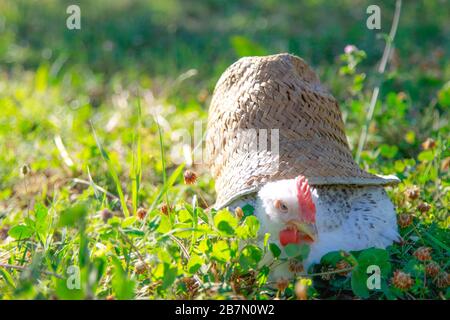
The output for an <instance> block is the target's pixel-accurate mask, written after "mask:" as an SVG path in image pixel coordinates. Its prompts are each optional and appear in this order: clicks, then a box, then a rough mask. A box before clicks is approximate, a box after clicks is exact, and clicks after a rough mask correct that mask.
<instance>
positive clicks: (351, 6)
mask: <svg viewBox="0 0 450 320" xmlns="http://www.w3.org/2000/svg"><path fill="white" fill-rule="evenodd" d="M79 3H80V6H81V8H82V31H80V32H78V33H77V32H72V31H69V30H67V29H66V28H65V27H64V26H65V18H66V15H65V8H66V5H65V4H64V2H62V3H59V2H56V1H40V2H39V4H37V3H34V2H29V1H3V2H2V3H1V4H0V32H2V37H0V109H1V111H0V150H1V152H0V299H18V298H21V299H53V298H58V299H85V298H96V299H107V298H114V299H135V298H164V299H178V298H203V299H206V298H213V299H218V298H226V299H231V298H236V297H241V298H242V297H243V298H247V299H273V298H276V297H278V298H281V299H295V297H296V295H295V285H296V283H297V280H298V282H299V283H301V284H302V285H304V286H306V294H307V296H308V298H310V299H353V298H355V297H360V298H370V299H448V298H449V297H450V292H449V289H448V280H447V283H445V281H444V276H445V274H447V273H448V272H449V264H450V263H449V261H450V259H449V255H450V251H449V247H450V236H449V232H448V228H449V227H450V217H449V214H448V208H449V207H450V204H449V188H450V184H449V174H448V162H449V157H450V151H449V146H450V142H449V139H448V137H449V126H448V119H449V112H448V111H449V107H450V82H449V81H448V79H449V75H450V64H449V62H448V61H450V60H449V47H448V46H449V43H448V41H446V38H445V31H446V23H447V20H446V16H445V12H444V10H442V8H441V6H442V4H441V3H440V2H439V1H426V2H423V3H421V2H414V3H410V2H406V1H404V3H403V7H402V13H401V18H400V24H399V29H398V33H397V36H396V38H395V41H394V54H393V57H392V60H391V61H390V63H389V64H388V68H387V70H386V73H385V74H384V75H383V76H381V77H380V76H378V75H377V73H376V72H375V70H376V64H377V62H378V60H379V59H380V57H381V54H382V49H383V47H384V41H383V40H382V39H379V38H377V36H376V34H377V32H373V31H369V30H367V29H366V28H365V8H366V7H367V5H368V4H370V3H369V2H368V1H355V2H351V1H342V2H341V3H340V5H336V4H330V2H326V1H319V0H316V1H304V2H301V3H299V2H298V1H286V2H283V4H280V3H279V2H275V1H271V0H265V1H249V2H246V4H245V5H243V4H241V3H239V2H238V1H227V2H226V3H222V2H220V1H213V0H209V1H205V2H204V3H203V2H202V4H201V5H200V4H199V3H198V2H193V1H192V2H191V1H178V0H173V1H163V2H156V1H133V2H132V1H126V0H123V1H115V2H114V4H110V2H109V1H95V4H93V2H90V1H80V2H79ZM67 5H68V4H67ZM380 6H381V7H382V26H383V29H382V32H383V33H387V32H389V27H390V23H391V20H392V14H393V9H394V6H393V4H392V3H391V2H388V1H386V2H382V3H381V4H380ZM125 10H126V11H127V14H126V15H124V14H123V12H125ZM305 12H308V14H307V15H305ZM330 12H332V14H330ZM205 17H208V18H207V19H205ZM336 26H339V28H338V27H336ZM347 44H354V45H356V46H357V47H358V48H359V49H361V51H357V52H354V53H352V54H343V49H344V47H345V46H346V45H347ZM280 51H289V52H291V53H294V54H298V55H300V56H301V57H303V58H305V59H306V60H307V61H308V62H310V63H311V64H312V66H313V67H314V68H315V70H317V72H318V74H319V76H320V78H321V80H322V82H324V83H325V84H326V85H327V86H328V87H329V88H330V90H331V91H332V92H333V94H334V95H335V96H336V98H337V99H338V101H339V103H340V105H341V110H342V112H343V116H344V119H345V124H346V133H347V136H348V139H349V142H350V145H351V147H352V150H353V151H354V153H356V148H357V145H358V139H359V137H360V134H361V130H362V127H363V125H364V124H365V123H366V110H367V107H368V104H369V101H370V97H371V94H372V90H373V87H374V86H375V85H376V84H378V83H381V93H380V96H379V98H378V101H377V104H376V105H375V112H374V115H373V118H372V121H370V123H369V125H368V136H367V143H366V145H365V148H364V150H363V152H362V153H361V157H360V165H361V166H362V167H363V168H365V169H366V170H369V171H371V172H374V173H381V174H392V173H394V174H396V175H397V176H398V177H399V178H400V179H401V180H402V182H401V183H400V184H399V185H398V186H396V187H393V188H388V193H389V195H390V197H391V199H392V200H393V202H394V204H395V206H396V208H397V211H398V214H399V217H401V219H404V220H408V219H411V223H410V224H409V225H407V226H405V227H402V228H401V229H400V232H401V235H402V237H403V240H404V241H403V242H402V243H401V244H395V245H393V246H391V247H389V248H388V249H387V250H373V249H369V250H365V251H363V252H352V253H349V254H342V253H331V254H330V255H328V256H326V257H325V258H324V259H323V261H322V264H321V265H317V266H315V267H313V269H312V270H310V272H311V273H310V275H302V276H300V277H299V278H306V279H311V280H312V281H310V282H309V281H305V279H303V280H301V279H297V280H293V281H292V282H290V283H288V284H286V286H287V287H286V289H284V286H282V287H283V288H282V289H283V290H278V289H277V286H276V285H275V286H274V285H273V284H270V283H267V274H268V272H269V270H270V267H271V265H266V266H258V262H259V260H260V259H261V256H262V255H263V254H269V255H274V257H276V256H277V255H278V250H277V248H276V247H274V245H273V244H271V238H270V237H269V238H267V245H266V246H264V247H261V248H260V247H258V246H257V245H256V244H255V242H254V237H255V235H256V232H257V230H258V228H259V223H258V221H257V219H256V218H255V217H254V216H253V215H252V214H251V211H252V210H251V208H244V209H245V210H244V213H245V216H244V217H243V218H242V219H241V218H240V217H236V215H235V214H234V213H230V212H227V211H220V212H215V211H214V210H205V208H206V207H207V206H208V205H211V204H212V203H214V181H212V179H211V177H210V175H209V173H208V172H207V170H206V169H205V168H204V167H202V166H199V165H194V166H193V167H192V168H191V167H190V166H189V165H188V164H186V161H187V160H189V159H187V160H186V157H183V156H182V157H181V159H180V155H179V153H180V152H179V151H180V150H179V149H178V148H177V146H178V145H179V139H178V137H179V135H180V134H182V133H183V132H184V131H185V130H187V131H188V132H190V133H191V135H192V136H193V124H194V121H197V120H206V118H207V108H208V103H209V101H210V98H211V95H212V90H213V88H214V84H215V82H216V81H217V80H218V77H219V76H220V74H221V73H222V72H223V71H224V69H225V68H226V67H227V66H228V65H229V64H231V63H232V62H233V61H235V60H236V59H238V58H239V57H240V56H243V55H252V54H271V53H277V52H280ZM355 62H356V63H355ZM203 129H204V130H205V129H206V127H205V126H204V128H203ZM428 138H430V139H433V143H430V142H428V143H427V144H425V145H422V143H423V142H424V141H425V140H427V139H428ZM195 147H196V146H194V145H193V142H192V143H191V144H190V145H188V144H187V145H186V146H185V148H186V149H189V148H190V150H191V152H192V149H193V148H195ZM188 158H189V157H188ZM188 162H189V161H188ZM24 165H28V166H29V167H30V168H31V171H30V172H26V174H23V173H24V172H23V170H22V167H23V166H24ZM186 168H189V169H191V170H194V171H195V172H197V174H198V180H197V182H196V184H193V185H186V184H185V183H184V182H183V171H184V170H185V169H186ZM413 186H415V187H416V189H414V190H416V191H414V192H413V191H412V190H413ZM424 203H426V204H428V205H429V206H427V205H424ZM164 204H166V207H168V210H167V212H166V213H164V212H163V211H165V210H163V209H162V208H161V207H162V206H163V205H164ZM139 208H143V209H144V210H145V211H146V213H147V214H146V216H145V217H144V218H143V219H141V218H139V217H138V215H137V212H138V211H140V212H141V213H142V210H139ZM420 247H429V248H431V258H432V260H433V261H434V262H436V263H437V264H438V265H439V268H440V272H439V273H438V275H437V276H435V277H432V276H430V275H426V272H425V267H426V266H427V265H428V264H429V262H428V261H425V262H424V261H420V260H418V259H417V257H416V256H415V255H414V253H415V252H416V250H417V249H418V248H420ZM278 249H279V248H278ZM288 251H289V252H290V254H292V256H293V258H296V257H298V258H301V257H302V255H303V254H304V251H303V249H302V248H295V247H293V248H290V249H289V250H288ZM278 260H279V259H278V258H275V261H274V263H278ZM343 261H345V262H343ZM374 261H376V262H377V264H379V265H380V266H382V267H383V270H382V276H383V280H382V290H378V291H367V289H366V287H365V281H366V277H367V275H366V274H365V269H366V268H365V267H366V266H367V264H370V263H372V262H374ZM71 266H72V267H71ZM342 266H346V267H347V269H351V270H353V272H352V275H351V276H350V277H347V276H343V275H341V274H340V273H342V272H341V271H339V272H338V271H337V270H336V269H339V268H342ZM77 270H79V271H80V281H79V284H80V289H74V290H70V288H69V287H70V286H68V282H67V281H68V280H69V283H71V284H73V285H75V287H76V285H77V284H78V283H77V281H75V280H74V279H76V277H75V276H76V275H77ZM397 270H401V271H403V272H405V273H408V274H409V275H410V277H411V279H412V283H411V286H410V287H409V288H408V289H407V290H403V291H402V290H399V289H397V288H395V286H393V285H392V280H391V279H392V277H393V274H394V272H395V271H397ZM74 277H75V278H74ZM447 277H448V275H447ZM279 285H282V284H279Z"/></svg>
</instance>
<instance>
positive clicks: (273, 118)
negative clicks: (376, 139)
mask: <svg viewBox="0 0 450 320" xmlns="http://www.w3.org/2000/svg"><path fill="white" fill-rule="evenodd" d="M264 129H265V130H264ZM206 157H207V163H208V166H209V169H210V171H211V174H212V176H213V177H214V179H215V183H216V192H217V201H216V204H215V207H216V208H222V207H224V206H226V205H228V204H229V203H230V202H232V201H234V200H236V199H237V198H239V197H241V196H242V195H245V194H249V193H253V192H256V191H258V190H259V188H260V187H261V186H262V185H264V184H265V183H266V182H269V181H275V180H280V179H292V178H295V177H296V176H298V175H300V174H302V175H304V176H306V177H307V178H308V180H309V182H310V184H311V185H324V184H353V185H388V184H393V183H397V182H398V179H397V178H396V177H395V176H384V177H383V176H378V175H372V174H370V173H368V172H366V171H364V170H361V169H360V168H359V166H358V165H357V164H356V163H355V161H354V160H353V157H352V154H351V151H350V148H349V146H348V143H347V137H346V135H345V132H344V122H343V120H342V116H341V112H340V110H339V106H338V103H337V101H336V99H335V98H334V97H333V96H332V95H331V94H330V93H329V92H328V91H327V90H326V88H325V87H323V86H322V84H321V83H320V81H319V79H318V77H317V75H316V74H315V73H314V71H313V70H312V69H311V68H310V67H309V66H308V65H307V64H306V63H305V61H303V60H302V59H301V58H299V57H296V56H293V55H290V54H277V55H272V56H265V57H246V58H242V59H240V60H239V61H237V62H235V63H234V64H232V65H231V66H230V67H229V68H228V69H227V70H226V71H225V72H224V73H223V74H222V76H221V77H220V79H219V81H218V82H217V85H216V88H215V90H214V94H213V97H212V101H211V106H210V110H209V118H208V129H207V135H206Z"/></svg>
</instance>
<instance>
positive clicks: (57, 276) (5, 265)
mask: <svg viewBox="0 0 450 320" xmlns="http://www.w3.org/2000/svg"><path fill="white" fill-rule="evenodd" d="M0 268H5V269H16V270H20V271H27V270H28V268H27V267H24V266H16V265H12V264H6V263H0ZM41 272H42V273H44V274H46V275H49V276H52V277H56V278H58V279H64V278H63V277H62V276H60V275H59V274H56V273H53V272H50V271H45V270H43V271H41Z"/></svg>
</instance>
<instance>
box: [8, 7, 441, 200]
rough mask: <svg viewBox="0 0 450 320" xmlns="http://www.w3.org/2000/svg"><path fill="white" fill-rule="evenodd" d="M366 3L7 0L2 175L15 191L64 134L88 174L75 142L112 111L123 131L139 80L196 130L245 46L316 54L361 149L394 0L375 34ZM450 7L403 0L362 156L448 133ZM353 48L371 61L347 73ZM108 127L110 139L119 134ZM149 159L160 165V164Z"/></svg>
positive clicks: (312, 58)
mask: <svg viewBox="0 0 450 320" xmlns="http://www.w3.org/2000/svg"><path fill="white" fill-rule="evenodd" d="M71 4H77V5H79V6H80V8H81V30H69V29H67V28H66V19H67V17H68V16H69V15H68V14H67V13H66V8H67V7H68V6H69V5H71ZM370 4H374V3H373V1H362V0H353V1H322V0H307V1H275V0H264V1H234V0H227V1H225V0H207V1H190V0H187V1H186V0H183V1H182V0H164V1H140V0H136V1H131V0H120V1H107V0H98V1H56V0H54V1H51V0H45V1H32V0H28V1H24V0H15V1H10V0H6V1H2V2H1V3H0V32H1V37H0V89H1V91H0V94H1V96H0V99H1V100H0V103H1V110H2V111H1V112H2V114H1V117H0V125H1V127H0V146H1V147H2V154H1V155H0V157H1V158H2V159H0V160H3V161H2V163H3V165H2V166H1V168H0V181H1V182H0V184H1V185H3V186H4V187H5V184H7V186H8V187H11V185H12V184H13V183H12V181H10V179H12V180H13V181H14V179H15V178H17V176H18V174H17V173H16V171H15V168H18V167H19V166H20V165H21V164H23V163H33V162H35V166H36V167H37V168H40V167H46V168H48V167H49V165H48V163H46V162H45V161H41V160H39V159H42V157H46V158H47V160H49V157H50V154H53V156H51V157H50V158H51V159H50V160H52V161H53V160H54V161H55V163H60V159H59V158H58V152H57V151H52V150H54V144H53V142H52V141H50V142H49V141H48V140H49V139H50V140H51V139H52V137H53V136H54V135H55V134H58V135H61V136H62V138H63V141H64V142H65V143H66V144H68V145H69V148H72V149H74V150H73V152H78V155H73V157H75V158H76V159H77V160H80V161H76V163H77V165H76V166H77V167H78V169H80V170H84V165H85V162H84V160H85V159H86V157H87V155H86V154H80V153H83V151H81V149H80V146H76V143H80V144H81V145H84V146H85V145H86V144H87V145H89V142H87V141H88V140H89V139H90V138H89V137H87V136H89V135H90V127H89V125H88V120H91V121H94V122H95V123H97V124H98V129H99V130H100V134H103V133H104V132H103V130H102V128H103V127H105V126H106V125H107V123H108V121H109V120H111V114H113V112H114V111H115V110H116V112H119V113H120V117H121V120H123V121H118V122H119V123H118V127H121V126H122V127H124V128H125V127H127V126H128V124H129V122H127V119H128V118H127V115H129V116H130V117H131V118H129V119H132V114H133V112H134V111H133V110H134V109H133V108H132V107H130V108H128V107H129V105H128V104H130V105H131V104H132V103H131V102H132V99H131V97H130V90H131V89H132V88H136V87H137V86H138V87H140V88H143V90H144V91H145V90H148V92H147V93H149V94H150V96H151V97H152V98H151V99H153V100H152V101H155V100H156V101H159V102H161V103H162V105H165V107H163V108H162V109H161V110H159V111H158V112H160V115H161V116H162V117H165V119H166V120H167V122H168V123H170V124H171V125H172V127H171V128H167V129H169V130H167V131H168V133H167V134H170V133H171V132H170V131H172V130H174V127H175V128H179V127H186V128H189V130H191V128H190V127H189V126H187V125H186V124H191V123H192V122H193V120H196V119H198V118H200V119H205V118H206V111H207V107H208V103H209V99H210V96H211V94H212V91H213V88H214V84H215V82H216V81H217V79H218V77H219V76H220V74H221V73H222V72H223V71H224V69H225V68H226V67H227V66H228V65H230V64H231V63H232V62H234V61H235V60H236V59H238V58H239V57H241V56H247V55H265V54H274V53H279V52H290V53H293V54H297V55H299V56H301V57H302V58H304V59H305V60H306V61H307V62H308V63H310V64H311V65H312V66H313V67H314V68H315V70H316V71H317V72H318V73H319V76H320V78H321V79H322V81H323V82H324V83H325V84H326V85H327V86H328V87H329V88H330V89H331V91H332V93H333V94H334V95H335V96H336V98H337V99H338V100H339V102H340V104H341V108H342V110H343V114H344V119H345V121H346V127H347V134H348V136H349V140H350V143H351V145H352V147H353V149H355V145H356V144H357V138H358V136H359V134H360V130H361V127H362V125H363V123H364V121H365V120H364V119H365V114H366V109H367V104H368V101H369V99H370V94H371V90H372V89H373V86H374V85H375V83H376V82H377V81H378V80H379V79H380V77H379V76H378V75H377V73H376V71H375V70H376V66H377V63H378V61H379V59H380V58H381V55H382V52H383V48H384V45H385V41H384V38H383V34H386V33H388V32H389V28H390V26H391V22H392V18H393V12H394V6H395V4H394V1H377V2H376V4H377V5H379V6H380V8H381V17H382V24H381V26H382V30H379V31H378V30H368V29H367V27H366V19H367V16H368V15H367V14H366V8H367V6H368V5H370ZM448 9H449V6H448V2H447V1H443V0H436V1H404V2H403V6H402V12H401V17H400V24H399V28H398V32H397V36H396V38H395V46H394V49H393V53H392V57H391V61H390V63H389V64H388V69H387V72H386V74H385V75H384V78H383V82H382V88H381V95H380V98H379V101H378V104H377V107H376V112H375V116H374V121H373V122H372V124H371V127H370V128H369V133H370V135H369V139H368V144H367V146H366V149H367V152H368V153H367V154H366V155H367V156H366V157H365V158H364V159H365V161H367V163H368V164H369V165H371V164H373V163H374V162H375V161H376V159H377V157H378V155H379V154H380V152H378V153H371V152H372V151H374V150H375V148H379V147H380V146H381V147H382V148H381V149H378V151H381V155H382V156H383V155H385V156H386V157H385V158H388V159H391V158H396V159H401V158H404V157H414V156H415V155H417V153H418V152H419V151H420V150H419V149H418V146H419V144H420V143H421V141H423V140H424V139H425V138H427V137H434V138H437V137H438V136H439V135H440V136H444V137H446V136H447V135H448V125H447V122H448V107H449V105H450V102H449V100H450V98H449V95H450V94H449V85H448V82H447V81H448V79H449V74H450V64H449V59H448V58H449V52H450V50H449V45H450V42H449V38H448V37H449V25H448V18H449V15H448V12H449V10H448ZM349 44H351V45H355V46H357V47H358V48H359V49H360V50H363V51H365V53H366V55H367V57H366V58H365V59H362V61H361V62H360V63H359V65H358V66H357V69H358V70H357V71H356V70H353V72H347V73H345V72H342V68H343V67H345V64H346V62H345V59H344V60H343V59H342V57H341V55H342V53H343V51H344V47H345V46H346V45H349ZM446 83H447V85H446ZM143 94H144V95H145V92H144V93H143ZM131 96H133V95H132V94H131ZM127 97H130V99H128V100H127ZM120 99H122V100H124V101H122V102H123V103H122V107H123V108H122V109H121V104H120V103H121V102H120V101H121V100H120ZM118 101H119V102H118ZM159 102H158V103H159ZM124 104H125V105H124ZM116 118H117V117H116ZM180 118H182V119H180ZM186 121H187V122H186ZM116 122H117V121H116ZM131 123H132V122H131ZM110 131H112V132H110V133H109V136H108V137H109V138H111V139H107V141H106V142H105V143H106V144H107V145H109V144H112V143H113V142H114V140H117V139H118V137H122V136H123V135H122V134H121V133H118V132H116V131H114V130H110ZM124 132H125V136H127V134H126V131H124ZM115 134H117V136H115ZM405 137H406V138H405ZM36 138H37V139H36ZM169 139H170V138H169ZM90 141H91V143H92V139H91V140H90ZM116 142H117V141H116ZM47 144H49V145H51V147H50V146H49V145H47ZM392 146H394V147H392ZM392 148H394V149H392ZM88 150H89V149H88ZM375 151H376V150H375ZM86 152H87V153H89V152H93V153H95V151H93V150H91V151H84V153H86ZM118 152H119V151H118ZM149 152H150V151H149ZM150 153H151V154H153V153H152V152H150ZM154 154H155V158H156V157H157V152H154ZM150 158H151V156H150ZM378 160H383V157H381V158H380V159H378ZM40 161H41V162H42V163H40ZM155 161H156V160H155ZM378 162H379V161H378ZM50 167H51V166H50ZM159 167H160V166H159ZM151 168H156V171H158V170H157V168H158V166H156V167H155V166H151ZM149 170H150V171H151V170H152V169H149ZM389 170H392V168H390V167H388V168H387V169H386V171H389ZM4 190H6V189H5V188H4ZM5 192H6V191H5ZM9 194H10V192H6V194H5V195H4V198H7V195H9Z"/></svg>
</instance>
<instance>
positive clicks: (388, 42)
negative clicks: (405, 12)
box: [355, 0, 402, 163]
mask: <svg viewBox="0 0 450 320" xmlns="http://www.w3.org/2000/svg"><path fill="white" fill-rule="evenodd" d="M401 7H402V0H397V1H396V3H395V12H394V19H393V21H392V25H391V30H390V32H389V35H388V38H387V40H386V46H385V47H384V51H383V55H382V57H381V61H380V65H379V66H378V70H377V71H378V73H379V74H383V73H384V71H385V70H386V65H387V62H388V60H389V57H390V55H391V47H392V43H393V42H394V38H395V34H396V33H397V27H398V22H399V20H400V11H401ZM380 87H381V79H380V80H378V83H377V85H376V86H375V88H374V89H373V92H372V98H371V99H370V104H369V111H368V112H367V117H366V122H365V124H364V126H363V128H362V130H361V135H360V136H359V142H358V149H357V152H356V159H355V160H356V162H357V163H359V161H360V158H361V153H362V151H363V149H364V145H365V144H366V140H367V131H368V128H369V125H370V123H371V121H372V118H373V114H374V112H375V105H376V104H377V100H378V95H379V93H380Z"/></svg>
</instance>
